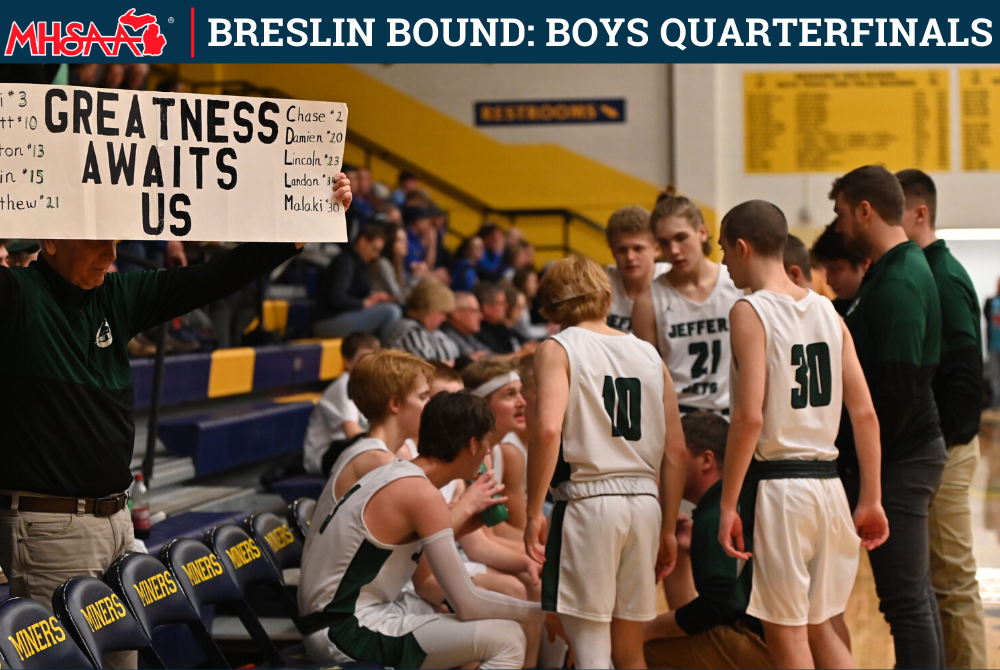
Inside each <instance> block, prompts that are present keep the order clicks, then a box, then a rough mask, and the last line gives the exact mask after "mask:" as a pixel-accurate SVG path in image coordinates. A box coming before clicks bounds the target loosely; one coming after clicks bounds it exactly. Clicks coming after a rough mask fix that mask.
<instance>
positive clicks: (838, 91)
mask: <svg viewBox="0 0 1000 670" xmlns="http://www.w3.org/2000/svg"><path fill="white" fill-rule="evenodd" d="M743 89H744V121H745V128H744V132H745V135H744V149H745V152H746V163H745V165H746V171H747V172H748V173H757V174H761V173H763V174H766V173H787V172H844V171H846V170H850V169H853V168H855V167H857V166H859V165H868V164H871V163H883V164H885V165H886V166H888V167H889V169H891V170H900V169H902V168H908V167H912V168H920V169H922V170H927V171H947V170H949V169H950V167H951V160H950V159H951V148H950V144H949V139H950V133H949V128H950V126H949V120H948V71H947V70H858V71H828V72H824V71H810V72H748V73H746V74H744V77H743Z"/></svg>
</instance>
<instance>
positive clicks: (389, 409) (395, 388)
mask: <svg viewBox="0 0 1000 670" xmlns="http://www.w3.org/2000/svg"><path fill="white" fill-rule="evenodd" d="M433 375H434V367H433V366H432V365H431V364H430V363H428V362H427V361H424V360H421V359H419V358H417V357H416V356H414V355H412V354H408V353H406V352H405V351H399V350H396V349H384V350H382V351H379V352H377V353H374V354H369V355H368V356H366V357H364V358H363V359H361V361H360V362H359V363H358V365H357V366H356V367H355V368H354V371H353V372H352V373H351V380H350V389H349V390H350V395H351V399H352V400H354V403H355V404H356V405H357V406H358V410H360V411H361V413H362V414H364V416H366V417H368V421H369V429H368V433H367V434H365V435H362V436H361V437H360V439H358V440H357V441H355V442H354V443H353V444H351V445H350V446H349V447H347V448H346V449H345V450H344V451H343V452H342V453H341V454H340V455H339V456H338V457H337V459H336V461H335V462H334V464H333V467H332V468H331V470H330V478H329V479H328V480H327V482H326V486H325V487H324V488H323V492H322V493H321V494H320V497H319V500H317V502H316V510H315V511H314V512H313V516H314V517H315V518H319V515H321V514H328V513H329V512H330V510H332V509H333V507H334V505H335V504H336V502H337V501H338V500H340V498H341V497H342V496H343V495H344V493H345V492H346V491H347V489H349V488H350V487H351V486H353V485H354V482H356V481H357V480H359V479H361V477H363V476H364V475H366V474H368V473H369V472H371V471H372V470H374V469H375V468H377V467H380V466H382V465H385V464H387V463H391V462H392V461H394V460H395V459H396V453H397V452H399V451H400V449H401V448H403V445H404V443H405V442H406V440H408V439H416V438H417V435H418V432H419V430H420V414H421V412H422V411H423V409H424V405H426V404H427V401H428V398H429V397H430V386H429V380H430V379H431V378H432V377H433ZM501 491H503V484H501V483H500V482H497V481H496V480H494V479H493V476H492V473H487V474H486V475H484V476H483V477H480V478H479V479H478V480H477V481H476V482H475V483H474V484H473V485H472V486H469V487H468V488H467V489H466V491H465V493H464V494H463V495H462V496H461V497H460V498H459V499H458V501H456V503H455V504H454V505H453V506H452V508H451V511H452V519H453V526H454V528H455V532H456V533H457V534H460V535H461V534H463V533H462V529H463V527H464V526H465V525H466V524H467V523H468V522H469V520H470V519H473V518H474V517H476V515H478V514H479V513H480V512H482V511H483V510H484V509H486V508H487V507H488V506H489V505H491V504H495V501H493V500H492V496H493V495H494V494H498V493H500V492H501ZM502 500H503V501H504V502H506V497H504V498H502ZM307 541H308V540H307Z"/></svg>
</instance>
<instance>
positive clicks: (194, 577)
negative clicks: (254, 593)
mask: <svg viewBox="0 0 1000 670" xmlns="http://www.w3.org/2000/svg"><path fill="white" fill-rule="evenodd" d="M160 561H162V562H163V564H164V565H166V566H167V567H168V568H170V571H171V572H172V573H173V575H174V579H175V580H176V581H177V583H178V584H179V585H180V587H181V589H182V590H183V591H184V594H185V595H186V596H187V597H188V600H190V601H191V604H192V605H194V608H195V610H196V611H198V612H200V611H201V610H202V608H203V607H205V606H207V605H231V606H233V607H234V608H235V609H236V613H237V616H239V618H240V621H241V622H242V623H243V627H244V628H246V629H247V632H248V633H249V634H250V639H252V640H253V641H254V643H255V644H256V645H257V647H258V648H259V649H260V651H261V652H262V653H263V654H264V656H265V657H266V658H267V661H268V663H270V664H271V665H272V666H275V667H278V666H281V665H282V664H283V661H282V658H281V654H280V653H279V652H278V649H277V647H275V646H274V642H273V641H271V638H270V637H269V636H268V634H267V631H265V630H264V627H263V626H262V625H261V623H260V620H259V619H258V618H257V616H256V615H255V614H254V613H253V610H251V609H250V606H249V605H247V603H246V600H244V598H243V592H242V590H241V589H240V586H239V584H237V582H236V579H235V578H234V577H233V576H232V574H231V573H232V570H227V569H226V568H225V567H224V562H223V560H222V559H221V558H220V557H219V556H217V555H216V554H215V553H213V552H212V550H211V549H209V548H208V547H207V546H206V545H205V544H203V543H201V542H198V541H197V540H192V539H191V538H187V537H184V538H178V539H176V540H171V541H170V542H168V543H167V544H166V545H165V546H164V547H163V549H162V550H161V551H160ZM262 562H263V561H262Z"/></svg>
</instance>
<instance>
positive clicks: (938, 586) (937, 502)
mask: <svg viewBox="0 0 1000 670" xmlns="http://www.w3.org/2000/svg"><path fill="white" fill-rule="evenodd" d="M978 461H979V438H978V437H976V438H974V439H973V440H972V442H969V443H968V444H959V445H955V446H954V447H952V448H951V449H950V450H949V452H948V462H947V464H946V465H945V468H944V474H943V475H942V478H941V486H940V487H939V488H938V491H937V494H936V495H935V497H934V501H933V503H931V508H930V515H929V517H928V524H929V530H930V550H931V560H930V566H931V580H932V581H933V583H934V591H935V593H936V594H937V602H938V609H939V610H940V611H941V626H942V628H943V629H944V648H945V657H946V660H947V663H948V667H949V668H985V667H986V621H985V618H986V617H985V614H984V612H983V602H982V600H981V599H980V596H979V582H978V581H977V580H976V559H975V557H974V556H973V554H972V512H971V510H970V508H969V486H970V484H971V483H972V477H973V474H974V473H975V471H976V463H977V462H978Z"/></svg>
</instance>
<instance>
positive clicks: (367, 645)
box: [323, 500, 427, 668]
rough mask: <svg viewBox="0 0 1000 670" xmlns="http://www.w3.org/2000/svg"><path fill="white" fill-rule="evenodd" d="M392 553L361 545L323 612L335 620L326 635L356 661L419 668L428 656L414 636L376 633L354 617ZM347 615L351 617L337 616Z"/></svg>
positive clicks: (370, 545)
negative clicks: (361, 598)
mask: <svg viewBox="0 0 1000 670" xmlns="http://www.w3.org/2000/svg"><path fill="white" fill-rule="evenodd" d="M341 502H343V500H341ZM392 553H393V550H392V549H383V548H381V547H378V546H376V545H374V544H372V543H371V542H369V541H368V540H364V541H363V542H362V543H361V546H360V547H358V551H357V552H356V553H355V554H354V558H353V559H351V564H350V565H348V566H347V570H346V571H345V572H344V576H343V577H342V578H341V580H340V585H339V586H338V587H337V594H336V595H335V596H334V597H333V601H332V602H331V603H330V604H329V605H327V606H326V607H325V608H324V609H323V613H324V614H326V615H328V616H330V617H331V618H332V619H333V622H332V623H331V624H330V629H329V631H328V632H327V635H328V637H329V638H330V641H331V642H333V643H334V644H335V645H337V648H338V649H340V650H341V651H342V652H344V653H345V654H347V655H348V656H350V657H351V658H353V659H355V660H358V661H374V662H376V663H379V664H381V665H385V666H388V667H393V668H419V667H420V666H421V665H423V663H424V659H425V658H426V657H427V654H426V653H424V650H423V649H421V647H420V644H419V643H418V642H417V638H416V637H414V635H413V633H407V634H406V635H403V636H401V637H394V636H391V635H384V634H382V633H377V632H375V631H373V630H370V629H368V628H365V627H364V626H362V625H361V623H360V622H359V621H358V619H357V617H355V616H354V614H355V612H356V611H357V604H358V597H359V596H360V595H361V589H362V588H364V587H365V586H367V585H368V584H371V583H372V582H373V581H374V580H375V578H376V577H378V573H379V572H381V570H382V567H383V566H384V565H385V562H386V561H388V560H389V557H390V556H392ZM345 614H346V615H349V616H347V617H346V618H343V617H342V616H337V615H345Z"/></svg>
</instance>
